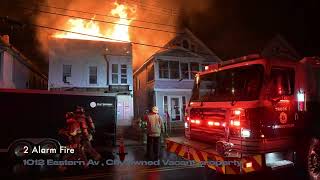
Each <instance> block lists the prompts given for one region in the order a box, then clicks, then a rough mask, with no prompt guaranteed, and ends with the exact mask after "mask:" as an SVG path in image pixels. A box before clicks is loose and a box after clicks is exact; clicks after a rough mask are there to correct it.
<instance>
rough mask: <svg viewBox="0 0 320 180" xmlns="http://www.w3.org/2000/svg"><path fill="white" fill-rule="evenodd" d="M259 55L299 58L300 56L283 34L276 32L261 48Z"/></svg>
mask: <svg viewBox="0 0 320 180" xmlns="http://www.w3.org/2000/svg"><path fill="white" fill-rule="evenodd" d="M261 55H262V56H264V57H267V58H268V57H280V58H287V59H292V60H300V59H301V58H302V56H301V55H300V54H299V53H298V52H297V51H296V49H294V48H293V47H292V46H291V45H290V44H289V43H288V41H286V40H285V39H284V37H283V36H281V35H280V34H277V35H276V36H275V37H274V38H272V39H271V40H270V41H269V42H268V43H267V44H266V45H265V47H264V48H263V50H262V52H261Z"/></svg>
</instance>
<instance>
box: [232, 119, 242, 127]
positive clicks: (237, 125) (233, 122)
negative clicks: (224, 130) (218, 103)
mask: <svg viewBox="0 0 320 180" xmlns="http://www.w3.org/2000/svg"><path fill="white" fill-rule="evenodd" d="M230 125H231V126H236V127H240V121H238V120H231V121H230Z"/></svg>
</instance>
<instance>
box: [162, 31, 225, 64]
mask: <svg viewBox="0 0 320 180" xmlns="http://www.w3.org/2000/svg"><path fill="white" fill-rule="evenodd" d="M183 39H188V40H191V41H192V43H193V44H197V47H198V48H197V50H195V51H193V52H194V53H195V54H198V55H200V56H202V57H204V58H206V59H208V60H211V61H218V62H221V59H220V58H219V57H218V56H217V55H216V54H215V53H213V51H212V50H211V49H210V48H208V47H207V46H206V45H205V44H204V43H203V42H202V41H201V40H200V39H199V38H197V37H196V36H195V35H194V34H193V33H192V32H191V31H190V30H189V29H187V28H185V29H184V30H183V31H182V33H180V34H178V35H177V36H175V37H174V38H172V39H171V40H170V41H169V42H168V43H167V44H166V45H165V46H164V47H165V48H167V49H168V48H169V49H170V48H172V47H177V46H175V45H174V44H175V42H176V41H181V40H183ZM181 48H182V49H185V48H183V47H181ZM186 50H189V49H186ZM189 51H190V50H189ZM190 52H192V51H190Z"/></svg>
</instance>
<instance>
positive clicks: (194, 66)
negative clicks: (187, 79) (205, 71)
mask: <svg viewBox="0 0 320 180" xmlns="http://www.w3.org/2000/svg"><path fill="white" fill-rule="evenodd" d="M190 67H191V78H192V79H194V76H195V75H196V74H197V72H198V71H199V63H190Z"/></svg>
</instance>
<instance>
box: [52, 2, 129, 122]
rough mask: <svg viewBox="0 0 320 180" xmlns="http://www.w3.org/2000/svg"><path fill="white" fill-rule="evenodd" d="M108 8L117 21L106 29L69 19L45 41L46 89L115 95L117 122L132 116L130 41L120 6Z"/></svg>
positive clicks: (127, 22) (90, 22) (91, 23)
mask: <svg viewBox="0 0 320 180" xmlns="http://www.w3.org/2000/svg"><path fill="white" fill-rule="evenodd" d="M115 5H116V7H115V8H114V9H113V10H112V11H111V13H112V14H113V15H117V16H119V20H118V22H115V23H113V25H112V26H110V27H109V28H108V29H103V26H100V24H99V23H98V22H96V21H94V19H92V20H91V21H86V20H83V19H72V18H71V19H69V20H68V21H66V22H65V24H64V25H62V26H64V29H66V31H64V32H56V33H55V34H53V35H52V37H51V38H50V39H49V40H48V51H49V82H48V88H49V90H56V91H57V90H59V91H91V92H105V93H116V94H117V110H118V112H117V125H118V126H130V125H131V123H132V122H131V121H132V119H133V83H132V82H133V80H132V77H133V75H132V74H133V72H132V43H131V42H130V35H129V26H128V25H129V24H130V20H127V19H126V17H127V14H126V10H127V8H126V7H125V6H123V5H120V4H117V3H115Z"/></svg>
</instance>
